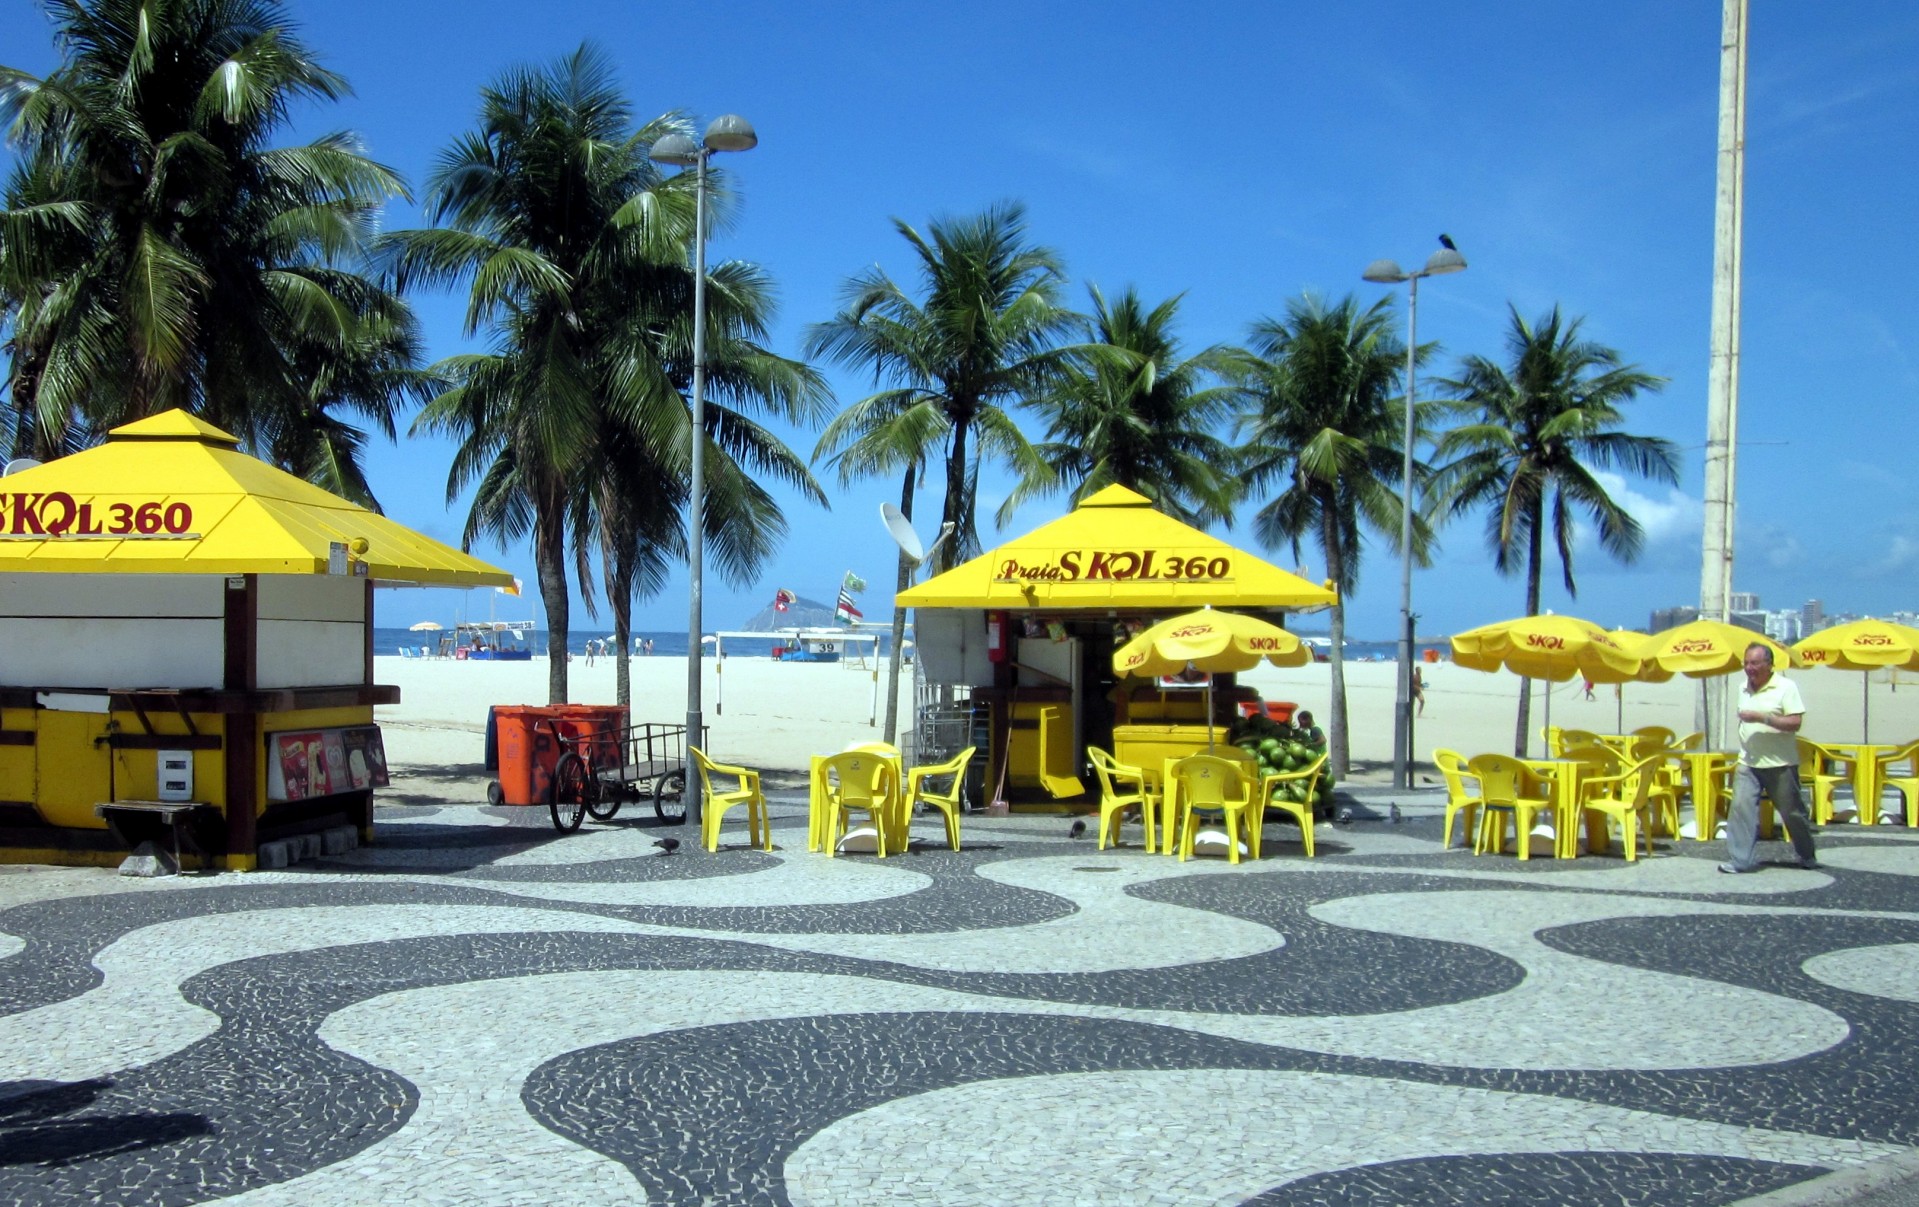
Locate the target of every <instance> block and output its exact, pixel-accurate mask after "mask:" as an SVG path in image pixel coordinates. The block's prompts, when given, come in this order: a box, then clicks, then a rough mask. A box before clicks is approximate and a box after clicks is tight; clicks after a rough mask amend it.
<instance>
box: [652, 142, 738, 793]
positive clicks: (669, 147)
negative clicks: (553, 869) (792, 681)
mask: <svg viewBox="0 0 1919 1207" xmlns="http://www.w3.org/2000/svg"><path fill="white" fill-rule="evenodd" d="M759 142H760V136H759V135H757V134H755V133H754V132H753V126H752V123H750V122H748V121H747V120H746V119H745V118H743V117H740V116H738V115H737V114H732V113H728V114H725V115H723V116H721V117H716V118H714V119H713V122H712V124H711V125H709V126H707V128H706V136H705V137H704V138H703V139H702V140H701V141H700V144H699V145H695V144H694V142H693V140H692V139H690V138H688V137H687V136H686V135H684V134H669V135H667V136H666V137H665V138H662V139H660V140H659V141H658V142H656V143H654V144H653V149H652V151H651V152H650V153H649V155H650V157H651V158H652V160H653V161H654V162H655V163H664V164H672V165H673V166H675V167H681V168H692V169H693V170H694V171H695V173H696V175H695V176H694V180H693V215H694V217H693V425H692V439H693V472H692V480H691V482H690V483H689V484H688V488H687V506H686V528H687V532H686V565H687V570H688V578H687V594H688V596H689V597H690V601H691V602H690V606H689V609H688V615H687V622H686V751H687V753H686V767H685V775H686V817H687V820H688V821H689V822H691V823H692V824H693V825H695V826H697V825H699V824H700V812H701V805H702V803H703V802H702V801H701V799H700V776H699V768H698V767H697V766H695V765H694V760H693V747H694V746H696V745H698V744H699V743H700V742H701V741H702V740H703V739H702V737H701V734H702V732H703V731H704V729H705V728H706V726H705V724H704V722H705V717H704V712H703V709H702V708H701V706H700V663H701V661H702V660H703V659H704V657H705V650H704V648H703V647H702V646H701V645H700V629H701V628H703V627H704V626H703V625H702V624H701V615H700V611H701V605H702V603H703V599H702V592H703V590H704V584H703V583H702V573H701V572H702V570H703V569H704V563H705V554H706V550H705V532H706V457H705V450H706V161H707V160H708V159H710V158H712V156H713V153H714V152H715V151H751V150H752V149H753V148H754V147H756V146H758V145H759Z"/></svg>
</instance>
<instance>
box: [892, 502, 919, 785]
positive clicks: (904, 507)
mask: <svg viewBox="0 0 1919 1207" xmlns="http://www.w3.org/2000/svg"><path fill="white" fill-rule="evenodd" d="M914 468H915V467H914V466H913V465H911V464H909V465H907V467H906V481H905V484H904V485H902V486H901V487H900V514H901V515H903V516H905V517H906V518H907V519H909V520H910V519H912V518H913V470H914ZM894 581H895V586H894V595H895V596H896V597H897V595H898V593H899V592H901V591H904V590H906V588H908V587H910V586H912V585H913V564H912V563H911V562H909V561H908V560H907V559H906V550H904V549H902V550H900V560H899V573H898V574H897V575H896V576H895V580H894ZM905 637H906V609H905V608H902V607H900V606H899V604H898V603H897V602H895V603H894V604H893V644H892V646H891V647H890V648H891V649H892V651H893V652H892V654H891V656H890V657H889V658H888V660H887V663H886V731H885V737H884V738H882V739H881V740H882V741H884V742H886V744H887V745H889V746H891V745H895V744H896V743H895V742H894V741H893V735H894V734H896V733H898V732H899V717H900V642H901V641H902V640H904V639H905ZM913 757H914V758H919V757H920V752H919V751H917V750H915V751H914V752H913ZM922 761H924V760H922Z"/></svg>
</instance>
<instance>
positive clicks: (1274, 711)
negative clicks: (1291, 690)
mask: <svg viewBox="0 0 1919 1207" xmlns="http://www.w3.org/2000/svg"><path fill="white" fill-rule="evenodd" d="M1298 707H1299V705H1297V704H1295V703H1293V702H1292V701H1291V700H1268V701H1266V715H1267V716H1269V717H1271V718H1272V719H1273V720H1275V721H1278V722H1279V723H1280V724H1281V725H1285V724H1288V723H1290V722H1291V721H1292V719H1293V711H1294V710H1295V709H1297V708H1298Z"/></svg>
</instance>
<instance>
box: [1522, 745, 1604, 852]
mask: <svg viewBox="0 0 1919 1207" xmlns="http://www.w3.org/2000/svg"><path fill="white" fill-rule="evenodd" d="M1520 761H1521V762H1522V763H1524V764H1526V768H1527V770H1529V771H1533V772H1536V773H1537V774H1538V775H1539V777H1540V778H1541V779H1544V780H1549V781H1550V782H1551V783H1552V786H1553V857H1554V858H1555V859H1573V858H1576V857H1577V856H1578V854H1579V780H1580V776H1581V775H1583V774H1584V773H1585V770H1586V766H1587V765H1586V764H1585V763H1583V762H1581V761H1580V760H1578V759H1521V760H1520ZM1518 841H1520V842H1527V841H1529V837H1528V836H1527V835H1525V834H1521V835H1519V836H1518Z"/></svg>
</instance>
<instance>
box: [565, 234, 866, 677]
mask: <svg viewBox="0 0 1919 1207" xmlns="http://www.w3.org/2000/svg"><path fill="white" fill-rule="evenodd" d="M682 259H684V260H687V261H688V262H689V264H690V259H691V248H690V246H689V248H688V249H687V251H686V252H685V253H684V255H683V256H682ZM681 272H682V274H683V275H684V279H685V280H686V281H688V282H690V280H691V275H690V273H687V272H686V271H685V268H684V267H683V268H682V269H681ZM706 292H707V308H706V318H707V327H708V331H707V337H706V390H705V393H704V395H703V398H704V407H703V413H704V417H705V421H706V425H707V432H706V439H707V442H708V443H707V448H706V450H705V454H704V458H703V459H704V462H705V466H706V471H705V472H706V485H705V491H704V502H703V508H702V510H703V513H704V516H705V522H704V524H703V527H702V531H703V533H704V545H705V550H706V556H707V557H708V558H710V559H711V561H712V563H713V565H714V566H715V567H716V568H717V569H718V570H719V572H720V575H721V577H722V578H724V579H725V580H727V581H728V582H730V583H733V584H735V585H740V584H744V583H746V582H748V581H751V580H752V579H753V578H755V577H756V576H757V575H758V573H759V571H760V568H761V567H762V566H763V565H764V564H765V562H766V559H767V558H769V557H770V556H772V554H773V552H774V550H775V549H776V548H777V547H778V545H779V542H780V541H781V539H783V538H784V536H785V535H786V530H787V525H786V519H785V516H784V515H783V513H782V512H781V510H780V507H779V504H778V502H777V501H776V500H775V499H774V498H773V496H772V494H771V493H770V492H768V491H767V489H766V488H765V486H763V485H762V484H761V482H760V480H759V479H760V478H769V477H770V478H772V479H776V480H778V481H779V482H781V483H783V484H785V485H786V486H788V487H789V488H792V489H794V490H796V491H797V492H798V493H799V494H801V495H802V496H803V497H805V498H807V499H809V500H811V501H813V502H816V503H820V504H822V505H824V504H825V502H826V497H825V494H824V493H823V492H822V491H821V490H820V487H819V484H818V483H817V482H815V481H814V480H813V477H812V475H811V474H810V473H809V472H808V471H807V468H806V465H805V463H804V462H802V461H801V460H800V458H799V457H798V455H797V454H795V453H794V452H793V450H791V449H790V448H788V447H787V446H786V445H785V444H784V443H782V442H781V441H780V440H779V438H778V437H777V436H775V435H774V434H773V433H772V432H771V431H769V430H768V429H767V428H765V427H764V426H762V425H761V424H760V423H758V422H757V421H756V420H754V419H753V417H752V415H751V414H749V412H750V411H766V412H769V413H772V414H775V415H778V416H779V417H781V418H782V419H784V420H786V421H787V422H789V423H794V424H812V423H816V422H817V421H818V420H819V419H820V418H822V417H823V414H824V412H825V409H826V407H827V404H828V400H829V399H830V397H831V394H830V391H829V390H828V389H827V387H826V384H825V381H824V379H823V378H822V377H821V376H820V375H819V373H818V372H817V371H816V370H814V369H813V368H812V367H811V366H809V365H805V364H802V363H800V362H797V361H792V360H788V359H786V358H784V357H780V356H776V355H774V354H773V353H771V352H769V351H767V349H766V348H765V347H764V346H763V345H762V344H761V343H760V342H759V341H761V340H763V339H765V338H766V332H767V324H768V322H769V321H770V319H771V317H772V314H773V290H772V282H771V280H770V278H768V276H767V275H766V274H765V272H764V271H763V270H761V269H759V268H757V267H755V266H753V265H750V264H743V263H739V262H736V261H735V262H728V263H724V264H720V265H717V266H714V267H710V268H709V269H708V272H707V289H706ZM641 296H642V297H645V296H646V295H641ZM653 300H654V301H658V302H664V303H665V305H666V307H667V308H666V309H665V310H663V311H659V312H639V313H636V314H635V315H633V316H631V317H632V319H633V320H634V325H633V326H631V327H630V328H629V330H628V332H627V338H626V340H625V341H624V343H623V347H622V350H621V351H620V352H619V353H618V354H617V355H619V356H621V357H624V358H641V357H651V358H654V359H656V360H657V361H658V362H659V363H660V364H661V365H662V366H663V367H664V370H665V373H666V376H667V378H668V380H669V381H671V382H672V384H673V387H674V393H673V394H672V395H671V396H670V397H669V398H667V399H665V400H664V401H665V403H666V405H665V406H664V407H655V406H654V405H653V404H654V403H656V402H659V401H660V399H659V398H658V397H657V396H655V395H653V394H651V393H649V394H648V395H646V396H645V397H644V398H642V399H640V400H639V402H640V406H639V409H638V410H637V411H636V410H634V409H631V408H629V409H626V410H623V411H621V412H620V413H613V412H610V411H609V412H607V413H603V414H602V416H601V420H600V425H599V434H598V441H597V444H596V449H597V455H596V458H595V461H596V465H595V469H594V473H593V475H592V477H591V478H590V479H588V480H587V481H586V482H585V483H584V484H583V487H584V489H583V492H582V497H581V498H579V499H578V500H577V502H576V504H575V508H574V510H575V542H574V550H575V560H576V562H577V563H578V565H579V574H580V583H581V587H582V595H583V596H584V599H585V603H586V607H587V611H588V613H589V614H593V613H594V609H595V601H594V595H593V590H592V585H591V584H592V579H591V577H590V574H589V569H588V564H589V562H590V559H591V557H592V555H593V554H594V553H597V554H598V555H599V557H600V560H601V570H602V574H603V584H604V586H605V589H606V595H607V601H608V604H609V606H610V607H611V609H612V612H613V631H614V638H615V641H616V645H617V649H616V658H615V666H616V671H615V675H614V679H615V685H616V693H617V695H616V698H617V700H618V701H619V703H621V704H625V703H628V702H629V700H630V697H631V687H630V677H629V676H630V667H629V665H628V660H629V658H630V656H631V652H632V648H633V642H632V604H633V601H634V600H635V599H643V598H646V597H648V596H651V595H654V594H657V593H658V592H659V591H660V589H661V588H662V587H663V586H664V585H665V582H666V575H667V572H668V570H669V569H670V567H671V566H672V565H673V564H675V563H677V562H679V561H683V560H684V559H685V557H686V554H687V540H686V526H685V514H684V513H685V509H686V508H687V507H688V504H689V503H690V486H691V477H690V474H691V469H692V465H691V460H690V450H691V447H692V445H691V441H690V440H689V439H688V434H689V432H690V429H691V427H692V414H691V410H690V408H688V407H687V406H686V405H685V404H684V402H683V399H684V398H686V397H689V396H690V392H691V390H692V382H693V343H692V340H693V323H692V310H691V303H690V293H688V292H687V290H686V289H679V290H669V291H667V293H666V295H665V296H664V297H662V298H655V299H653ZM623 373H624V369H619V370H616V376H619V375H621V374H623Z"/></svg>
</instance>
